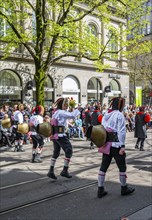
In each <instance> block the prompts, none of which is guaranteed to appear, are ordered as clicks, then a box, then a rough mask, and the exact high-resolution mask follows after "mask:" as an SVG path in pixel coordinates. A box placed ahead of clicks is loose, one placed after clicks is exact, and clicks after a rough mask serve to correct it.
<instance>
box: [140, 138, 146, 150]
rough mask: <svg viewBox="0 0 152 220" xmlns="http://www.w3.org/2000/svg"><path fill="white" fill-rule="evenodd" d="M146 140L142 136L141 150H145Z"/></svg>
mask: <svg viewBox="0 0 152 220" xmlns="http://www.w3.org/2000/svg"><path fill="white" fill-rule="evenodd" d="M144 141H145V138H141V143H140V151H144Z"/></svg>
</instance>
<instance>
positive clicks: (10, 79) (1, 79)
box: [0, 70, 22, 102]
mask: <svg viewBox="0 0 152 220" xmlns="http://www.w3.org/2000/svg"><path fill="white" fill-rule="evenodd" d="M21 91H22V87H21V80H20V78H19V77H18V75H17V74H16V73H15V72H13V71H11V70H2V71H1V72H0V100H1V102H4V101H9V102H21V99H22V93H21Z"/></svg>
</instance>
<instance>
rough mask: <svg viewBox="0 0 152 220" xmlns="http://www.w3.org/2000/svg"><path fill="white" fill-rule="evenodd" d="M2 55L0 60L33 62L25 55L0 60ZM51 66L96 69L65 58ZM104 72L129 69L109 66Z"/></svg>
mask: <svg viewBox="0 0 152 220" xmlns="http://www.w3.org/2000/svg"><path fill="white" fill-rule="evenodd" d="M2 58H3V57H2V56H1V55H0V60H1V61H4V62H5V61H7V62H22V63H26V64H27V63H28V64H33V65H34V61H33V60H32V59H31V58H27V57H23V56H20V57H19V56H9V57H8V58H6V59H5V60H2ZM53 66H57V67H58V66H59V67H61V66H62V67H65V68H68V67H70V68H77V69H85V70H92V71H96V70H97V68H96V67H95V66H94V65H93V64H89V63H82V62H76V61H65V60H61V61H60V62H57V63H55V64H53ZM103 71H104V72H107V73H117V74H125V75H128V72H129V70H128V69H121V68H113V67H109V68H105V69H104V70H103Z"/></svg>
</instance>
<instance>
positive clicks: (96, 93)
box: [87, 77, 102, 102]
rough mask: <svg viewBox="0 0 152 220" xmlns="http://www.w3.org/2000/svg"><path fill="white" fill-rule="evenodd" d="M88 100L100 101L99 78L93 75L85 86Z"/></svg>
mask: <svg viewBox="0 0 152 220" xmlns="http://www.w3.org/2000/svg"><path fill="white" fill-rule="evenodd" d="M87 92H88V102H94V101H97V102H98V101H100V102H101V95H102V90H101V82H100V80H99V79H97V78H95V77H93V78H91V79H90V80H89V82H88V86H87Z"/></svg>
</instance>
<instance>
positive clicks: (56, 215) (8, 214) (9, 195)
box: [0, 129, 152, 220]
mask: <svg viewBox="0 0 152 220" xmlns="http://www.w3.org/2000/svg"><path fill="white" fill-rule="evenodd" d="M135 141H136V139H135V138H134V137H133V133H132V132H131V133H127V140H126V153H127V176H128V178H127V181H128V183H129V185H131V186H134V187H135V189H136V190H135V193H134V194H133V195H129V196H126V197H122V196H121V195H120V183H119V176H118V169H117V167H116V164H115V163H114V162H112V164H111V166H110V168H109V170H108V172H107V176H106V182H105V188H106V190H107V191H108V195H107V196H106V197H104V198H102V199H98V198H97V174H98V169H99V166H100V162H101V156H102V155H101V154H99V153H98V152H97V148H96V147H95V148H94V149H92V150H90V148H89V147H90V142H88V141H82V140H81V141H80V140H77V139H75V140H71V143H72V145H73V148H74V154H73V157H72V160H71V165H70V172H71V174H72V175H73V178H72V179H65V178H63V177H61V176H60V175H59V174H60V172H61V170H62V166H63V159H64V155H63V152H61V156H60V158H58V160H57V163H56V168H55V173H56V175H57V177H58V179H57V181H54V180H51V179H49V178H48V177H47V176H46V175H47V172H48V169H49V165H50V158H51V154H52V142H51V143H47V144H46V145H45V148H44V151H43V156H42V158H43V163H42V164H36V163H34V164H33V163H30V159H31V151H32V146H31V145H25V150H26V151H25V152H24V153H22V152H13V149H6V148H5V147H4V148H1V158H0V161H1V164H0V165H1V174H0V177H1V178H0V183H1V184H0V187H1V188H0V193H1V194H0V195H1V200H0V208H1V212H0V217H1V219H3V220H5V219H7V220H18V219H19V220H25V219H26V220H27V219H28V220H36V219H41V220H47V219H48V220H50V219H51V220H60V219H63V220H72V219H73V220H86V219H88V220H99V219H100V220H116V219H117V220H119V219H123V218H127V219H129V220H136V219H138V220H150V219H152V188H151V186H152V177H151V171H152V166H151V165H152V164H151V163H152V129H149V130H148V138H147V140H146V143H145V151H139V150H136V149H135V148H134V146H135Z"/></svg>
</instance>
